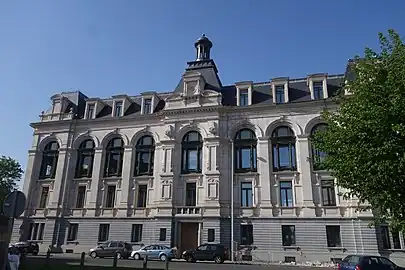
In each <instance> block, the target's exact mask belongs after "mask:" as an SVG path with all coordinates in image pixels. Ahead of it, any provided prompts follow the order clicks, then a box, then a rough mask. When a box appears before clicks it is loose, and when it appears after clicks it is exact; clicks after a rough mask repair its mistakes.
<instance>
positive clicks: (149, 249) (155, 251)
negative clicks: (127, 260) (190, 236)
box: [131, 245, 175, 261]
mask: <svg viewBox="0 0 405 270" xmlns="http://www.w3.org/2000/svg"><path fill="white" fill-rule="evenodd" d="M146 256H147V257H148V259H159V260H161V261H166V259H169V260H171V259H173V258H174V257H175V252H174V250H173V249H172V248H170V247H167V246H163V245H150V246H145V247H142V248H140V249H138V250H134V251H132V253H131V258H133V259H135V260H141V259H143V258H145V257H146Z"/></svg>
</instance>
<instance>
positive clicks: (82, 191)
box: [76, 186, 87, 209]
mask: <svg viewBox="0 0 405 270" xmlns="http://www.w3.org/2000/svg"><path fill="white" fill-rule="evenodd" d="M86 189H87V188H86V186H79V188H78V189H77V198H76V208H79V209H82V208H83V207H84V202H85V200H86Z"/></svg>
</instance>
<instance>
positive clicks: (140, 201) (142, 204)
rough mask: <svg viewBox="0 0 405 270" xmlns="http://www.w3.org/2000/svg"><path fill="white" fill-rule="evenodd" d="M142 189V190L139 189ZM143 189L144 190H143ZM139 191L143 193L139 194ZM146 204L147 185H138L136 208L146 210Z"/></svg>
mask: <svg viewBox="0 0 405 270" xmlns="http://www.w3.org/2000/svg"><path fill="white" fill-rule="evenodd" d="M141 187H142V189H141ZM143 189H144V190H143ZM141 191H142V192H143V193H144V194H143V193H142V194H141ZM140 195H144V196H140ZM147 204H148V184H138V188H137V194H136V208H141V209H142V208H146V206H147Z"/></svg>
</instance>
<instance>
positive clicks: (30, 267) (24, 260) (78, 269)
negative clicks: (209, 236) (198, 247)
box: [19, 251, 170, 270]
mask: <svg viewBox="0 0 405 270" xmlns="http://www.w3.org/2000/svg"><path fill="white" fill-rule="evenodd" d="M117 255H118V253H116V254H115V256H114V257H113V259H112V261H110V260H108V261H107V260H103V262H104V263H105V264H103V265H102V266H101V265H98V266H96V265H93V264H91V263H88V262H87V264H86V253H85V252H83V253H81V256H80V261H78V260H77V259H72V258H70V260H69V258H67V259H66V258H63V257H59V258H57V259H54V258H52V256H51V252H50V251H48V252H47V253H46V256H45V257H39V256H35V257H29V258H28V257H27V256H26V254H25V253H21V256H20V267H19V270H53V269H56V270H67V269H70V270H73V269H74V270H90V269H91V270H93V269H100V268H103V269H109V270H113V269H116V270H121V269H124V268H123V267H119V266H118V261H120V260H119V257H118V256H117ZM68 261H69V263H68ZM169 262H170V260H169V258H166V260H165V261H164V262H162V264H160V267H153V268H150V267H148V263H149V260H148V257H147V256H145V257H143V260H142V266H139V267H131V269H139V270H141V269H142V270H147V269H148V270H150V269H153V270H169ZM125 269H128V268H127V267H125Z"/></svg>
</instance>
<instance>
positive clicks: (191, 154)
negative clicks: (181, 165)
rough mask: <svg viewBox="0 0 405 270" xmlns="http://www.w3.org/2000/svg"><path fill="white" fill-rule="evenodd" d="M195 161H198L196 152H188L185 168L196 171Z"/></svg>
mask: <svg viewBox="0 0 405 270" xmlns="http://www.w3.org/2000/svg"><path fill="white" fill-rule="evenodd" d="M197 159H198V151H197V150H188V161H187V167H188V169H189V170H197V166H198V164H197Z"/></svg>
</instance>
